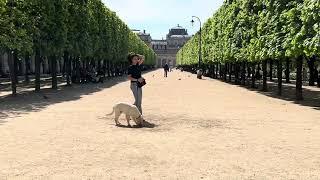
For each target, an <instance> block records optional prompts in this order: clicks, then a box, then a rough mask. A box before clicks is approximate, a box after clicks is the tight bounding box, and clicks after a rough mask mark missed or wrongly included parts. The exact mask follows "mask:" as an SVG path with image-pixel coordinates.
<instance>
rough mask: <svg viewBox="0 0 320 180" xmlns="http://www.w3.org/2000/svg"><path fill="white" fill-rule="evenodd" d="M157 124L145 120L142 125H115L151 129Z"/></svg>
mask: <svg viewBox="0 0 320 180" xmlns="http://www.w3.org/2000/svg"><path fill="white" fill-rule="evenodd" d="M156 126H157V125H156V124H153V123H150V122H148V121H145V122H144V124H143V126H138V125H132V126H126V125H123V124H120V125H117V127H119V128H135V129H140V128H150V129H153V128H155V127H156Z"/></svg>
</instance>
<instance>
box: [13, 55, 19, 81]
mask: <svg viewBox="0 0 320 180" xmlns="http://www.w3.org/2000/svg"><path fill="white" fill-rule="evenodd" d="M13 63H14V64H13V65H14V66H13V68H14V72H15V73H14V79H15V81H16V84H19V78H18V74H19V65H20V63H19V58H18V51H17V50H15V51H13Z"/></svg>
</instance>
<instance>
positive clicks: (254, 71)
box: [251, 63, 256, 88]
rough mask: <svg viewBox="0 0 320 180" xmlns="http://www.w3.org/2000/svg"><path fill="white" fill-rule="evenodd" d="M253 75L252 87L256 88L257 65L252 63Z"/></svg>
mask: <svg viewBox="0 0 320 180" xmlns="http://www.w3.org/2000/svg"><path fill="white" fill-rule="evenodd" d="M251 66H252V71H251V73H252V76H251V88H256V65H255V63H252V65H251Z"/></svg>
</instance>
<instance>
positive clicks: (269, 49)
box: [177, 0, 320, 65]
mask: <svg viewBox="0 0 320 180" xmlns="http://www.w3.org/2000/svg"><path fill="white" fill-rule="evenodd" d="M319 4H320V3H319V0H226V1H225V2H224V4H223V6H222V7H221V8H220V9H219V10H218V11H217V12H216V13H214V14H213V16H212V17H211V18H209V20H208V21H207V22H206V23H205V24H204V25H203V32H202V40H203V41H202V49H203V53H202V57H203V58H202V59H203V62H204V63H207V64H208V63H211V62H219V63H225V62H239V61H247V62H257V61H263V60H267V59H276V60H281V59H284V58H295V57H297V56H301V55H303V56H306V57H311V56H312V55H317V56H319V53H320V40H319V39H320V26H319V23H320V5H319ZM198 40H199V34H198V33H197V34H196V35H195V36H194V37H193V38H192V39H191V40H189V42H187V43H186V45H185V46H184V47H183V48H182V49H181V50H180V51H179V52H178V55H177V61H178V64H180V65H191V64H197V62H198V58H197V54H198V48H199V45H198V44H199V42H198Z"/></svg>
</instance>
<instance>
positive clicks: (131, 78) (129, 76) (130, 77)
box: [128, 74, 138, 81]
mask: <svg viewBox="0 0 320 180" xmlns="http://www.w3.org/2000/svg"><path fill="white" fill-rule="evenodd" d="M128 79H129V80H130V81H138V79H135V78H133V77H132V76H131V74H129V75H128Z"/></svg>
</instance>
